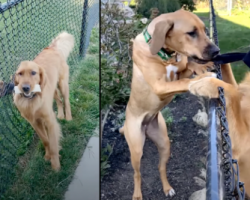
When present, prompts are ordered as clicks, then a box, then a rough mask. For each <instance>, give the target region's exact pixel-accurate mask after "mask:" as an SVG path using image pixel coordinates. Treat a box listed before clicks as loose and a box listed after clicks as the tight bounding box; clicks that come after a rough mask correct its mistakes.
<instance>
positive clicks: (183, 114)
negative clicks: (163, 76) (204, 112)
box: [101, 93, 207, 200]
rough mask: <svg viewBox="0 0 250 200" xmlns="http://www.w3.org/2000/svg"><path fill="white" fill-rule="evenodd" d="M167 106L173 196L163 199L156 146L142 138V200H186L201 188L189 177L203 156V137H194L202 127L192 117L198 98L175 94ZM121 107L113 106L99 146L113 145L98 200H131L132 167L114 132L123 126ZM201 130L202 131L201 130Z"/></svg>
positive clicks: (197, 169)
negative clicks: (106, 173)
mask: <svg viewBox="0 0 250 200" xmlns="http://www.w3.org/2000/svg"><path fill="white" fill-rule="evenodd" d="M168 107H169V108H170V110H171V113H172V115H173V123H172V124H171V125H170V126H169V127H168V133H169V138H170V140H171V141H172V142H171V158H170V159H169V161H168V164H167V176H168V180H169V182H170V184H171V185H172V187H173V188H174V189H175V192H176V196H174V197H172V198H169V197H165V195H164V192H163V190H162V184H161V181H160V177H159V172H158V168H157V167H158V160H159V156H158V151H157V148H156V146H155V145H154V144H153V143H152V142H151V141H150V140H149V139H146V142H145V146H144V154H143V157H142V162H141V163H142V164H141V174H142V195H143V199H144V200H158V199H172V200H186V199H188V198H189V197H190V195H191V194H192V193H193V192H195V191H197V190H199V189H202V188H201V187H200V186H198V185H197V184H196V183H195V181H194V179H193V177H195V176H199V174H200V169H201V168H202V167H203V163H202V162H201V158H204V157H205V155H206V150H205V148H204V147H205V146H206V144H207V140H206V137H205V136H204V135H202V134H198V132H199V130H200V129H202V127H200V126H198V125H197V124H196V123H195V122H193V120H192V117H193V116H194V115H195V114H196V113H197V111H198V109H201V108H202V107H201V105H200V104H199V103H198V98H197V97H195V96H193V95H191V94H188V93H186V94H182V95H178V96H177V97H176V98H175V99H174V100H173V101H172V102H171V103H170V104H169V105H168ZM124 111H125V105H124V106H119V107H115V108H114V109H112V110H111V112H110V114H109V115H108V118H107V122H106V125H105V127H104V131H103V142H102V146H103V147H105V146H106V145H107V143H109V144H110V145H111V146H113V147H114V148H113V153H112V155H111V156H110V159H109V162H110V165H111V167H110V168H109V170H108V173H109V174H108V175H106V176H105V177H104V178H103V180H102V181H101V198H102V200H113V199H116V200H131V199H132V195H133V187H134V183H133V168H132V166H131V162H130V153H129V149H128V145H127V143H126V140H125V138H124V137H123V136H121V135H120V134H119V132H118V127H119V126H121V124H122V123H123V122H122V121H123V120H121V119H119V118H123V115H124ZM203 130H204V129H203Z"/></svg>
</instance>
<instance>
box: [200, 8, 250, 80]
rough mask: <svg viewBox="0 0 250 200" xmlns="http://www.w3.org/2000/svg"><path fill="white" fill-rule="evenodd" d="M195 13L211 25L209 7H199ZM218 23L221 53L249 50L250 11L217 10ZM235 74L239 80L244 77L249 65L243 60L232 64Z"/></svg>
mask: <svg viewBox="0 0 250 200" xmlns="http://www.w3.org/2000/svg"><path fill="white" fill-rule="evenodd" d="M195 14H197V15H198V16H200V17H202V19H207V20H205V23H206V26H207V27H209V20H208V19H209V9H198V10H197V11H196V12H195ZM217 14H218V15H217V17H216V24H217V31H218V39H219V47H220V49H221V53H227V52H236V51H241V52H247V51H249V50H250V48H249V46H250V38H249V35H250V11H246V12H241V13H237V12H236V13H233V15H231V16H228V15H226V13H225V11H217ZM232 68H233V72H234V76H235V78H236V80H237V81H238V82H239V81H241V80H242V78H244V74H245V73H246V72H247V71H248V67H247V66H246V65H244V64H243V62H237V63H233V64H232Z"/></svg>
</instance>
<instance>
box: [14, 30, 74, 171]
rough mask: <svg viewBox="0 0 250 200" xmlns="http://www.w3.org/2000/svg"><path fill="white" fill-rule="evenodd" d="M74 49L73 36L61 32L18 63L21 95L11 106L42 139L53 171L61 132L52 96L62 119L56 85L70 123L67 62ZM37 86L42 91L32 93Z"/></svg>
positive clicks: (57, 160) (18, 85) (58, 165)
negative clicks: (45, 45)
mask: <svg viewBox="0 0 250 200" xmlns="http://www.w3.org/2000/svg"><path fill="white" fill-rule="evenodd" d="M73 46H74V37H73V36H72V35H70V34H68V33H66V32H63V33H61V34H60V35H58V36H57V37H56V38H55V39H54V40H53V41H52V43H51V44H50V46H49V47H47V48H45V49H44V50H43V51H42V52H41V53H40V54H39V55H38V56H37V57H36V58H35V59H34V60H33V61H23V62H21V64H20V66H19V67H18V69H17V71H16V75H15V85H16V86H17V87H18V89H19V90H20V91H21V92H22V93H21V94H15V95H14V103H15V105H16V106H17V108H18V110H19V111H20V113H21V115H22V116H23V117H24V118H25V119H26V120H27V121H28V122H29V123H30V124H31V126H32V127H33V128H34V129H35V131H36V133H37V134H38V135H39V137H40V139H41V140H42V142H43V145H44V147H45V152H46V153H45V156H44V158H45V159H46V160H50V161H51V166H52V168H53V169H54V170H59V169H60V161H59V150H60V144H59V143H60V137H61V131H60V126H59V123H58V122H57V119H56V116H55V113H54V111H53V107H52V106H53V97H54V96H55V99H56V101H57V105H58V106H59V108H58V117H59V118H63V117H64V114H63V108H62V104H61V101H60V96H59V94H58V91H57V85H58V86H59V90H60V92H61V94H62V95H63V99H64V102H65V113H66V119H67V120H71V119H72V116H71V109H70V103H69V86H68V79H69V67H68V65H67V62H66V61H67V58H68V56H69V53H70V51H71V50H72V49H73ZM37 84H39V85H40V87H41V92H32V91H33V90H34V88H35V86H36V85H37Z"/></svg>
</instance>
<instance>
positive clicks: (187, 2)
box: [179, 0, 196, 12]
mask: <svg viewBox="0 0 250 200" xmlns="http://www.w3.org/2000/svg"><path fill="white" fill-rule="evenodd" d="M179 3H180V5H181V7H182V8H184V9H185V10H189V11H191V12H193V11H194V10H196V8H195V3H194V1H193V0H179Z"/></svg>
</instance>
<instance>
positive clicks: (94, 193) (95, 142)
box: [65, 136, 100, 200]
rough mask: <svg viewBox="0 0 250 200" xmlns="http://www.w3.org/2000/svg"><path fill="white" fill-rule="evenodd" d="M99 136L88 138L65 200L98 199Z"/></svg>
mask: <svg viewBox="0 0 250 200" xmlns="http://www.w3.org/2000/svg"><path fill="white" fill-rule="evenodd" d="M99 164H100V161H99V136H93V137H91V138H90V140H89V142H88V144H87V147H86V149H85V151H84V153H83V156H82V159H81V161H80V163H79V165H78V167H77V169H76V171H75V175H74V178H73V180H72V182H71V183H70V185H69V187H68V190H67V192H66V193H65V200H99V179H100V177H99Z"/></svg>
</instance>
